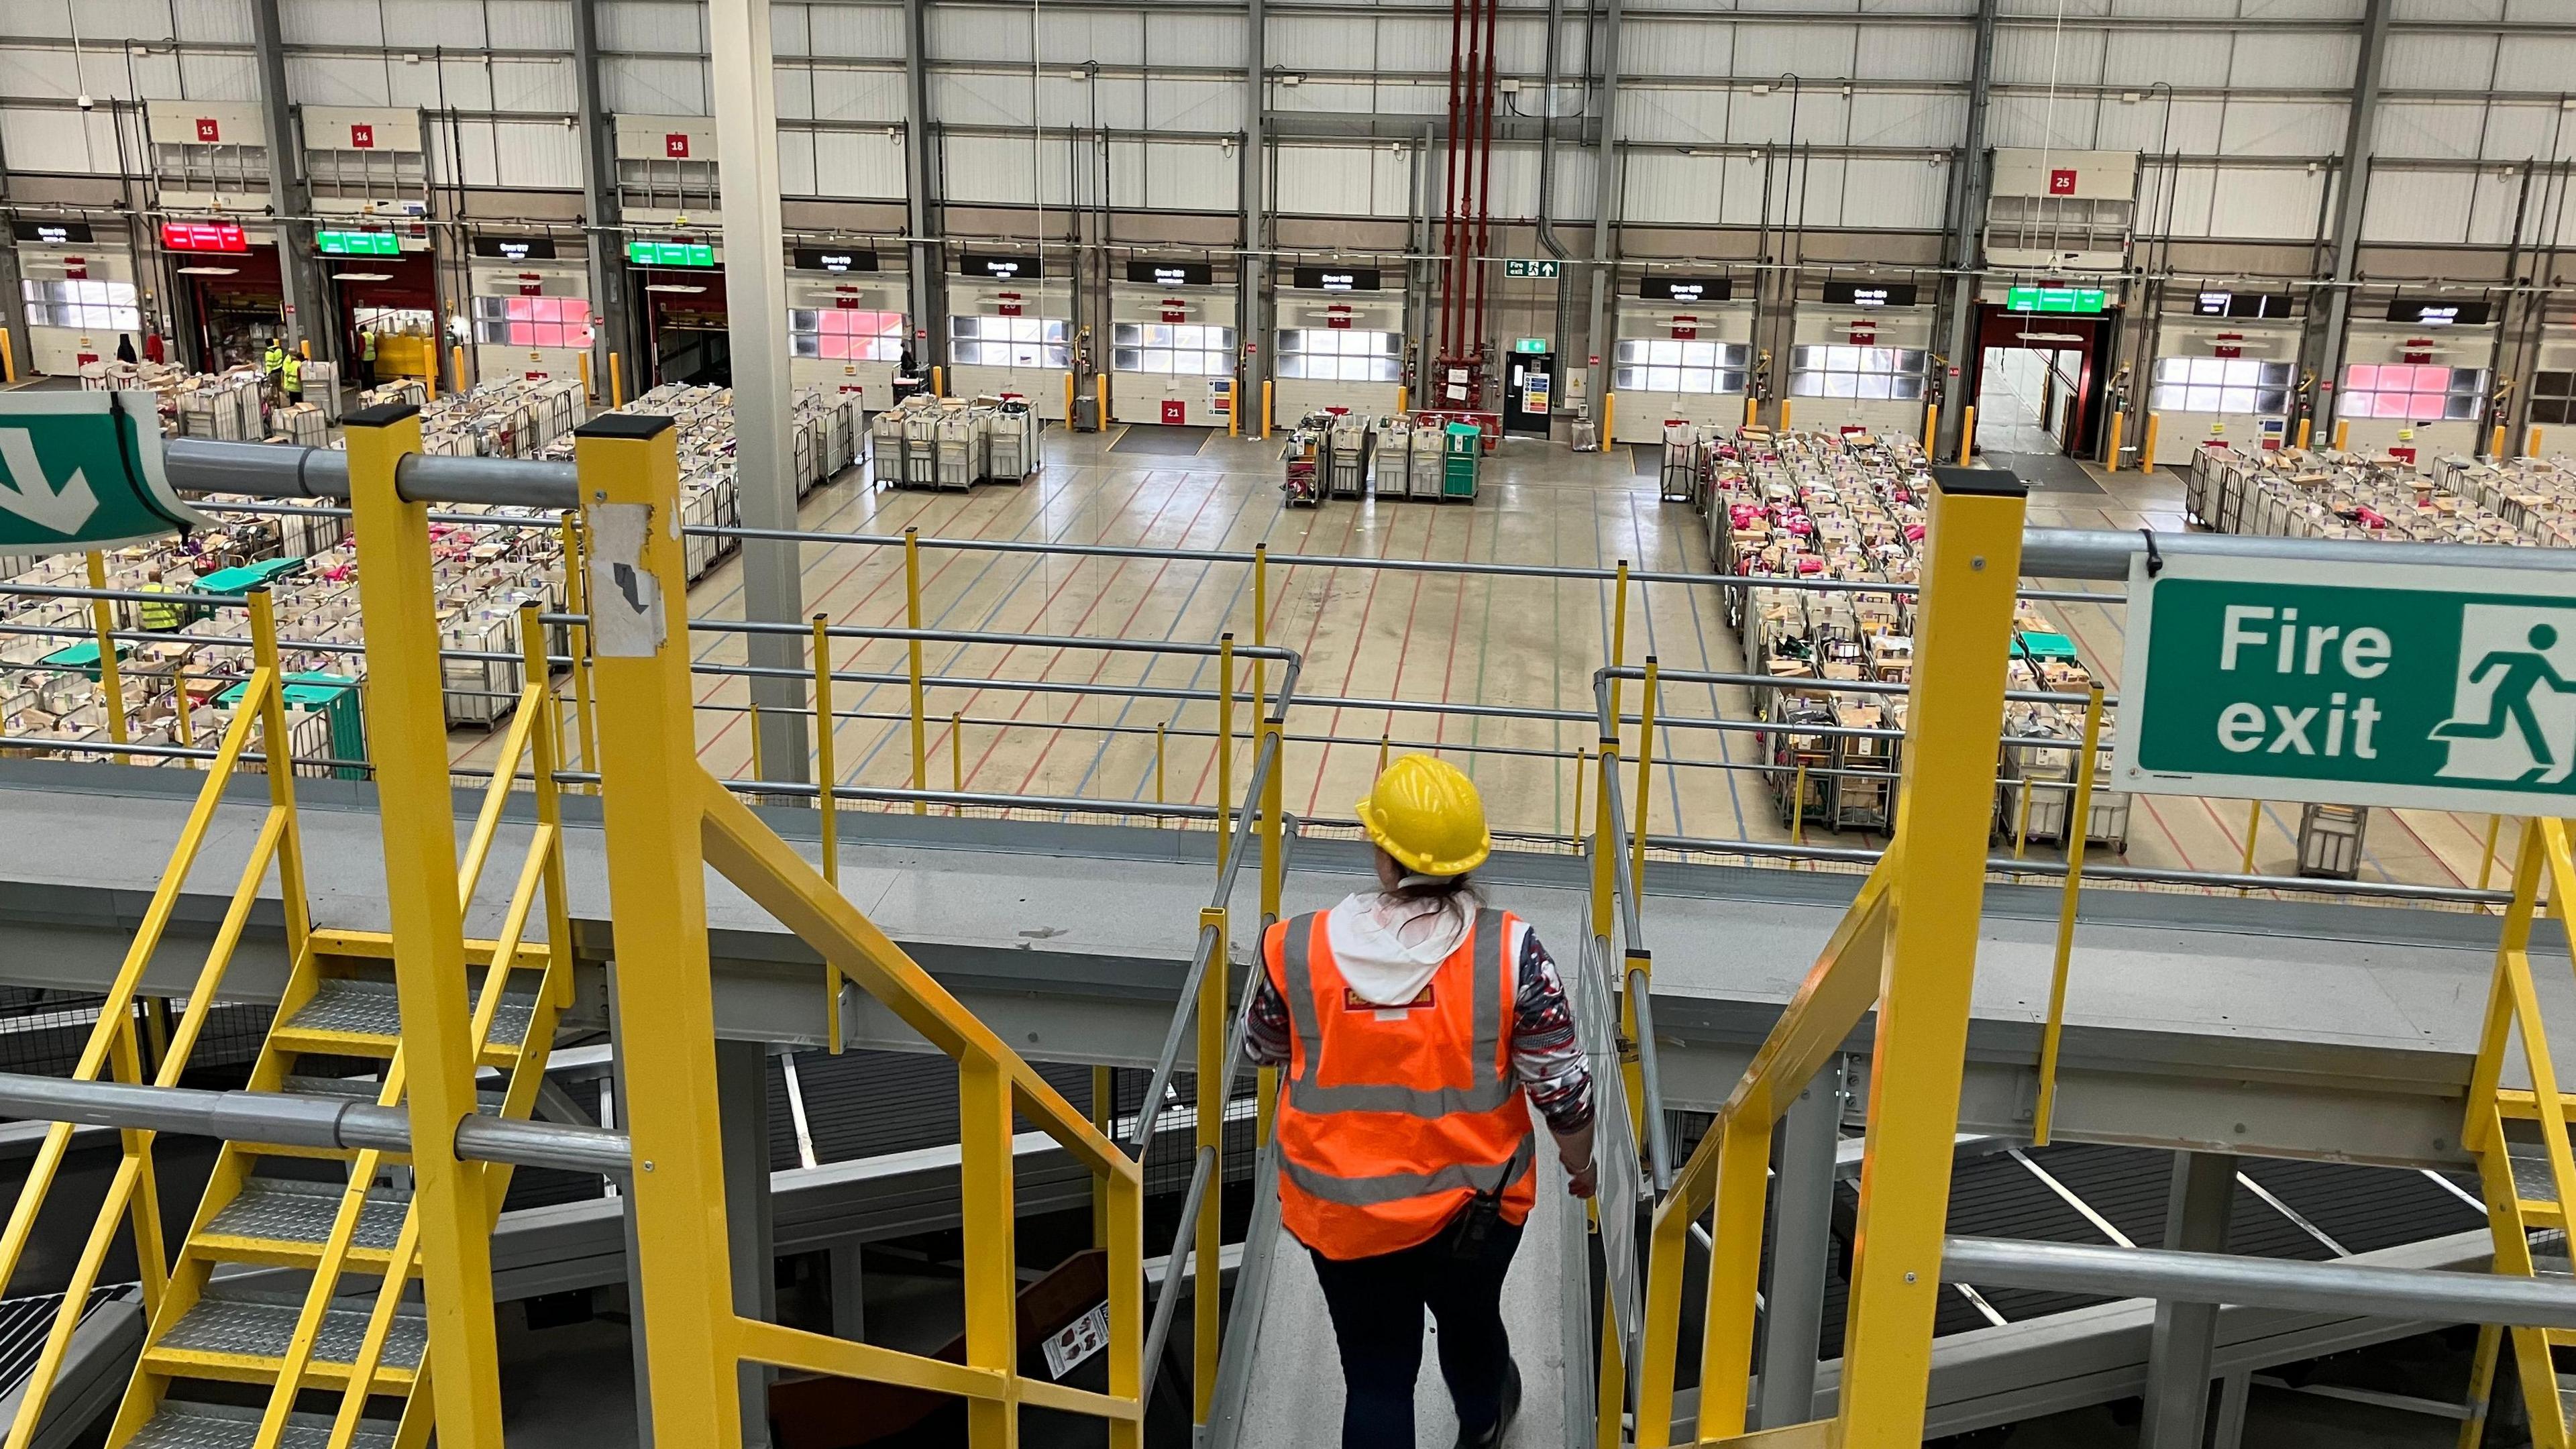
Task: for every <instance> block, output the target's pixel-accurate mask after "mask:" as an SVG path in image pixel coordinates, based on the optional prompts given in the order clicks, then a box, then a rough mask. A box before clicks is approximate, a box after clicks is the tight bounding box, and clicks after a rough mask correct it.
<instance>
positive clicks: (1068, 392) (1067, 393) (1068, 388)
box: [1064, 371, 1106, 423]
mask: <svg viewBox="0 0 2576 1449" xmlns="http://www.w3.org/2000/svg"><path fill="white" fill-rule="evenodd" d="M1064 420H1065V421H1066V422H1067V423H1071V422H1072V421H1073V374H1072V372H1070V371H1067V372H1066V373H1065V375H1064ZM1104 421H1106V420H1105V419H1104Z"/></svg>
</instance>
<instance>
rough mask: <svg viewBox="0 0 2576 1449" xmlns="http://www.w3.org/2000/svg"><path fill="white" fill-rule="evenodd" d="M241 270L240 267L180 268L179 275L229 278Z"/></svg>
mask: <svg viewBox="0 0 2576 1449" xmlns="http://www.w3.org/2000/svg"><path fill="white" fill-rule="evenodd" d="M240 270H241V268H239V267H181V268H179V275H180V276H183V277H229V276H232V275H234V274H235V273H237V272H239V271H240Z"/></svg>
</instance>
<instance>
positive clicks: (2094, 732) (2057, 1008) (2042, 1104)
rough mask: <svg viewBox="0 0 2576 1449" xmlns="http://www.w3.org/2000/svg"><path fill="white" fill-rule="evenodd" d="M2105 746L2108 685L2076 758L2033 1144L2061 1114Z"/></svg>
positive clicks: (2094, 697) (2094, 696)
mask: <svg viewBox="0 0 2576 1449" xmlns="http://www.w3.org/2000/svg"><path fill="white" fill-rule="evenodd" d="M2101 748H2102V686H2101V684H2100V683H2099V682H2098V681H2097V682H2095V684H2094V685H2093V689H2092V693H2091V695H2090V697H2088V698H2087V699H2086V700H2085V702H2084V753H2083V754H2082V755H2081V756H2080V757H2078V758H2077V760H2076V761H2075V771H2076V774H2075V799H2074V802H2073V803H2072V804H2071V805H2070V806H2069V807H2068V809H2067V820H2066V890H2065V893H2064V894H2063V895H2061V896H2059V897H2058V902H2057V959H2056V963H2055V965H2054V967H2053V968H2052V969H2051V971H2050V973H2049V978H2048V1024H2047V1025H2046V1026H2045V1027H2043V1028H2041V1030H2040V1038H2039V1106H2038V1108H2037V1109H2036V1110H2035V1111H2034V1112H2033V1113H2032V1114H2031V1129H2030V1136H2031V1145H2032V1146H2034V1147H2046V1146H2047V1145H2048V1133H2049V1127H2050V1125H2051V1123H2053V1122H2054V1121H2055V1119H2056V1116H2057V1045H2058V1038H2059V1037H2060V1036H2062V1035H2064V1034H2065V1031H2066V972H2067V967H2068V965H2069V963H2070V962H2072V961H2073V960H2074V957H2075V906H2076V897H2077V893H2078V892H2080V891H2081V890H2082V889H2083V887H2084V847H2085V846H2086V845H2087V844H2088V843H2089V842H2090V839H2091V837H2092V834H2093V829H2092V826H2093V775H2094V763H2095V760H2096V759H2097V754H2096V752H2097V751H2099V750H2100V749H2101Z"/></svg>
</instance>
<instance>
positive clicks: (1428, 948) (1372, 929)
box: [1324, 891, 1475, 1006]
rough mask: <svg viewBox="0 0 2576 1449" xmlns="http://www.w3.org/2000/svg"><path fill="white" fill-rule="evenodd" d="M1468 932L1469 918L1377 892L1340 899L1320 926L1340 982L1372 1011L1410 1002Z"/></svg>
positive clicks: (1472, 923)
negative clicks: (1344, 982) (1340, 976)
mask: <svg viewBox="0 0 2576 1449" xmlns="http://www.w3.org/2000/svg"><path fill="white" fill-rule="evenodd" d="M1474 928H1475V918H1474V915H1473V914H1472V913H1462V912H1459V911H1455V910H1450V909H1446V908H1442V907H1435V906H1430V905H1427V904H1425V903H1424V902H1421V901H1405V900H1398V899H1397V898H1395V897H1394V896H1390V895H1384V894H1381V893H1379V892H1377V891H1362V892H1359V893H1358V894H1355V895H1352V896H1349V897H1347V898H1345V899H1344V900H1343V901H1342V903H1341V904H1340V905H1337V906H1335V907H1333V909H1332V913H1331V914H1330V915H1328V916H1327V917H1326V918H1325V922H1324V930H1325V933H1326V936H1327V939H1329V940H1330V941H1331V942H1332V947H1333V960H1334V962H1335V963H1336V964H1338V965H1339V966H1340V967H1341V969H1342V979H1343V980H1345V981H1347V982H1349V983H1350V987H1351V990H1352V991H1353V992H1355V993H1357V994H1358V996H1359V998H1360V999H1361V1000H1362V1001H1365V1002H1368V1003H1369V1004H1370V1005H1372V1006H1404V1005H1407V1004H1409V1003H1411V1002H1412V1001H1413V999H1414V998H1415V997H1418V996H1420V995H1421V994H1422V988H1423V987H1424V986H1426V985H1428V984H1429V983H1430V981H1431V977H1432V973H1434V972H1436V971H1438V970H1439V969H1440V963H1441V962H1443V961H1446V960H1448V959H1449V953H1451V952H1453V951H1455V950H1457V949H1458V943H1459V942H1461V941H1464V940H1466V939H1467V933H1468V932H1469V931H1471V930H1473V929H1474Z"/></svg>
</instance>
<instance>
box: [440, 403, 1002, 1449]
mask: <svg viewBox="0 0 2576 1449" xmlns="http://www.w3.org/2000/svg"><path fill="white" fill-rule="evenodd" d="M573 437H574V442H573V459H574V464H575V466H576V467H577V468H578V469H579V470H580V478H581V491H582V498H583V502H584V504H585V505H586V507H585V510H584V512H585V515H586V519H587V521H588V523H589V526H590V540H589V542H590V551H591V558H592V567H593V568H594V569H602V568H619V567H622V568H625V569H627V570H629V571H630V572H631V574H632V575H633V582H634V585H635V586H636V587H637V588H639V589H641V590H642V593H641V594H640V596H639V597H640V598H641V599H642V600H643V601H644V603H645V605H646V607H644V608H643V609H641V610H637V609H634V608H633V607H631V605H630V604H629V601H628V597H627V596H626V595H625V594H624V593H622V592H621V593H612V592H611V591H609V590H607V589H604V588H603V589H596V590H594V591H593V595H592V597H593V601H594V603H595V604H596V605H597V606H598V608H599V609H600V610H601V619H602V623H601V625H600V626H599V627H597V628H595V629H594V632H593V636H592V642H593V647H594V648H595V649H596V651H597V654H598V687H599V706H600V716H601V719H602V720H603V721H604V722H605V724H606V728H604V729H603V730H602V731H601V738H600V758H599V773H600V776H601V781H602V789H601V792H600V802H601V803H600V813H601V820H602V824H603V827H604V835H605V844H606V847H607V855H608V893H609V906H610V909H611V911H612V912H613V913H614V915H615V918H616V921H617V941H618V949H617V969H616V972H615V974H614V977H613V981H614V987H615V994H616V1002H617V1011H618V1015H619V1023H620V1025H621V1026H622V1027H623V1028H624V1031H623V1037H624V1040H625V1041H627V1042H629V1043H633V1044H636V1045H638V1046H642V1047H644V1049H646V1050H649V1051H650V1053H651V1069H650V1070H647V1071H636V1072H630V1073H628V1074H627V1077H626V1092H625V1100H624V1101H622V1102H620V1103H619V1106H620V1107H621V1108H623V1109H624V1110H623V1111H622V1112H621V1114H620V1115H621V1116H622V1117H623V1118H624V1119H625V1121H624V1126H625V1128H626V1130H627V1132H628V1134H629V1135H630V1136H631V1138H632V1140H633V1143H634V1153H635V1162H634V1173H633V1176H632V1178H631V1179H630V1181H629V1184H628V1187H627V1191H628V1192H629V1193H630V1194H631V1196H632V1202H633V1210H634V1213H635V1242H636V1246H637V1249H638V1251H639V1253H640V1255H641V1262H640V1263H639V1265H638V1266H639V1267H640V1268H641V1269H642V1271H641V1272H640V1273H639V1275H638V1276H639V1280H640V1282H641V1283H642V1285H643V1287H642V1293H643V1303H642V1306H641V1310H640V1311H641V1321H642V1322H643V1323H644V1325H645V1326H646V1333H645V1354H646V1362H647V1377H648V1380H649V1382H650V1383H651V1385H652V1409H653V1437H654V1441H655V1442H656V1443H660V1444H671V1445H681V1444H686V1445H689V1446H691V1449H737V1446H739V1445H740V1444H741V1442H742V1436H741V1424H740V1415H739V1413H738V1412H737V1409H738V1406H739V1404H740V1403H741V1387H740V1383H739V1381H738V1380H737V1378H736V1376H735V1371H734V1369H735V1362H736V1355H737V1350H738V1342H737V1330H736V1329H735V1328H734V1301H733V1269H732V1259H731V1256H730V1253H729V1245H728V1242H727V1234H726V1223H725V1194H724V1176H723V1163H722V1158H721V1156H720V1154H719V1152H718V1148H717V1142H716V1122H715V1118H714V1115H713V1114H712V1113H711V1112H710V1111H708V1110H707V1104H708V1103H710V1102H713V1101H714V1100H715V1099H716V1064H715V1007H714V1000H713V997H712V995H711V993H710V990H709V986H708V981H709V977H708V974H707V973H708V965H707V924H706V867H705V864H704V861H705V856H704V853H703V849H704V848H703V845H702V842H701V831H702V826H701V820H702V816H703V806H702V805H701V803H700V791H701V785H700V781H701V778H702V775H701V772H700V771H699V769H698V764H697V738H696V729H695V727H694V724H693V722H692V719H691V709H692V697H691V690H690V687H689V651H688V636H687V634H686V633H685V631H684V628H683V626H682V624H681V622H680V621H681V617H682V615H683V614H684V612H685V609H686V602H685V601H686V600H687V598H688V592H687V583H686V578H685V574H684V573H683V570H682V564H681V558H680V540H679V536H678V532H677V530H676V529H673V528H671V527H669V522H671V521H674V520H675V518H676V514H677V511H678V508H679V492H680V484H679V460H678V453H677V449H676V446H675V444H676V442H677V438H678V434H677V432H676V431H675V430H674V428H673V425H672V423H671V420H670V419H668V418H658V417H644V416H640V415H636V414H631V413H613V414H609V415H607V416H604V417H600V418H595V419H593V420H592V421H591V422H589V423H587V424H585V425H584V426H582V427H581V428H580V429H579V430H577V431H576V432H575V433H574V435H573ZM612 609H614V610H617V611H618V613H617V614H615V615H610V614H609V613H608V611H609V610H612ZM964 1075H965V1074H963V1073H961V1078H962V1077H963V1076H964ZM968 1120H969V1121H970V1122H971V1121H973V1120H974V1119H972V1118H969V1119H968ZM1004 1131H1005V1133H1006V1134H1007V1131H1008V1128H1007V1127H1005V1128H1004ZM985 1166H987V1164H985V1163H983V1162H982V1160H981V1159H980V1158H979V1157H977V1156H976V1155H975V1154H972V1153H969V1154H968V1155H967V1157H966V1158H965V1160H964V1162H963V1164H962V1170H963V1172H964V1174H965V1181H966V1182H967V1184H968V1186H969V1187H970V1189H971V1188H973V1187H975V1186H977V1185H979V1184H978V1181H977V1179H978V1170H979V1168H983V1167H985ZM1001 1188H1002V1190H1003V1192H1004V1193H1005V1194H1007V1193H1008V1190H1009V1179H1008V1176H1007V1174H1006V1175H1005V1176H1004V1178H1003V1180H1002V1183H1001ZM1005 1201H1006V1202H1007V1197H1006V1198H1005ZM965 1205H966V1210H967V1212H968V1213H969V1214H978V1215H980V1214H981V1213H982V1212H983V1211H984V1209H983V1207H982V1206H981V1205H980V1204H979V1203H978V1202H977V1201H976V1195H975V1193H974V1192H973V1191H971V1190H970V1191H969V1192H968V1193H967V1195H966V1201H965ZM1005 1211H1007V1207H1006V1208H1005ZM487 1272H488V1270H487ZM486 1316H487V1321H488V1313H487V1315H486ZM439 1382H440V1385H441V1386H442V1388H443V1387H444V1386H445V1384H446V1382H447V1378H446V1371H445V1365H444V1362H443V1361H442V1363H441V1372H440V1379H439ZM445 1425H446V1420H445V1418H444V1416H442V1417H441V1420H440V1427H441V1428H442V1429H444V1428H445ZM495 1442H496V1443H497V1441H495Z"/></svg>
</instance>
